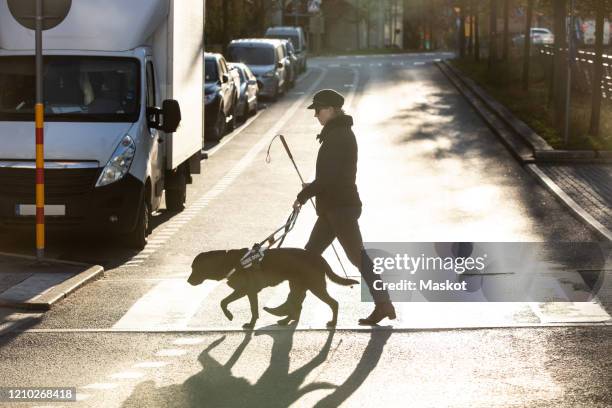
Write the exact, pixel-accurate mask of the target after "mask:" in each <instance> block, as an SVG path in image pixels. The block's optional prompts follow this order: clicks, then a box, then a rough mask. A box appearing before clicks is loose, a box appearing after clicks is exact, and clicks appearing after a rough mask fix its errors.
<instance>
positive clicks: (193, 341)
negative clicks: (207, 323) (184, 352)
mask: <svg viewBox="0 0 612 408" xmlns="http://www.w3.org/2000/svg"><path fill="white" fill-rule="evenodd" d="M204 341H206V339H205V338H204V337H186V338H179V339H176V340H174V341H173V342H172V344H174V345H175V346H194V345H197V344H202V343H204Z"/></svg>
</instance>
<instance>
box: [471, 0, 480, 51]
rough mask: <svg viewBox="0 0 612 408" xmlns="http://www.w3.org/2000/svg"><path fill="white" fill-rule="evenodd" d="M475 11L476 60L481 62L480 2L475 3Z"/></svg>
mask: <svg viewBox="0 0 612 408" xmlns="http://www.w3.org/2000/svg"><path fill="white" fill-rule="evenodd" d="M473 4H474V10H473V11H472V12H473V13H474V58H475V59H476V61H480V10H479V8H478V0H476V2H474V3H473Z"/></svg>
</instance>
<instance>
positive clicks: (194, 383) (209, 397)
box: [123, 326, 336, 407]
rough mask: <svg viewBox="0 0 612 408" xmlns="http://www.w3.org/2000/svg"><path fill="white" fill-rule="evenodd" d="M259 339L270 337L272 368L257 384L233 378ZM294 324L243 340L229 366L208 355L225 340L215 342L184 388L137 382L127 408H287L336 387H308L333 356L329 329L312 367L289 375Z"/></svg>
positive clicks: (267, 329)
mask: <svg viewBox="0 0 612 408" xmlns="http://www.w3.org/2000/svg"><path fill="white" fill-rule="evenodd" d="M253 334H254V335H255V336H260V335H269V336H271V337H272V341H273V344H272V353H271V357H270V364H269V366H268V368H267V369H266V370H265V372H264V373H263V374H262V375H261V377H260V378H259V379H258V380H257V382H256V383H254V384H251V383H250V382H249V381H247V380H246V379H245V378H242V377H235V376H234V375H233V374H232V368H233V367H234V365H235V364H236V362H237V361H238V360H239V358H240V356H241V355H242V353H243V352H244V350H245V349H246V347H247V345H248V344H249V342H250V341H251V339H252V336H253ZM294 334H295V326H289V327H288V328H287V329H283V330H278V326H268V327H264V328H262V329H259V330H257V331H254V332H251V331H249V332H246V333H245V335H244V336H245V337H244V339H243V340H242V342H241V343H240V345H239V346H238V347H237V348H236V350H235V351H234V352H233V353H232V355H231V356H230V358H229V360H228V361H227V362H226V363H225V364H221V363H219V362H218V361H217V360H215V359H214V358H213V357H212V356H211V355H210V352H211V351H212V350H213V349H214V348H216V347H217V346H219V345H220V344H221V343H223V342H224V341H225V337H226V336H222V337H220V338H218V339H217V340H215V341H214V342H212V343H211V344H210V345H209V346H208V347H207V348H206V349H205V350H204V351H203V352H202V353H201V354H200V356H199V361H200V364H201V365H202V371H201V372H199V373H198V374H196V375H194V376H192V377H190V378H189V379H187V380H186V381H185V382H184V383H183V384H182V385H172V386H169V387H162V388H156V387H155V383H154V382H153V381H145V382H143V383H141V384H139V385H138V386H137V387H136V388H135V389H134V391H133V392H132V395H131V396H130V397H129V398H128V399H127V400H126V401H125V402H124V404H123V406H124V407H137V406H147V407H245V406H253V407H289V406H290V405H292V404H293V403H294V402H296V401H298V400H299V399H300V398H302V396H304V395H305V394H307V393H309V392H312V391H316V390H320V389H334V388H336V386H335V385H333V384H330V383H325V382H312V383H309V384H306V385H304V380H305V379H306V377H307V376H308V374H309V373H311V372H312V370H314V369H315V368H316V367H318V366H319V365H321V364H322V363H323V362H325V360H326V359H327V356H328V354H329V351H330V348H331V344H332V339H333V336H334V331H333V330H332V331H330V332H329V335H328V336H327V339H326V342H325V344H324V346H323V348H322V349H321V351H320V352H319V353H318V354H317V355H316V356H315V357H314V358H313V359H312V360H310V361H309V362H308V363H306V364H304V365H303V366H302V367H300V368H298V369H297V370H295V371H293V372H291V373H289V363H290V357H289V354H290V351H291V348H292V346H293V336H294Z"/></svg>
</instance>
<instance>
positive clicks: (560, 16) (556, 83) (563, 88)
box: [525, 0, 568, 126]
mask: <svg viewBox="0 0 612 408" xmlns="http://www.w3.org/2000/svg"><path fill="white" fill-rule="evenodd" d="M552 6H553V20H554V21H553V26H554V33H555V53H554V54H555V55H554V63H553V86H552V101H553V111H554V117H555V123H557V124H559V125H560V126H563V124H564V123H565V103H566V98H567V96H568V95H567V64H568V59H567V56H568V50H567V40H566V38H567V30H566V18H567V4H566V0H552ZM525 40H527V39H525Z"/></svg>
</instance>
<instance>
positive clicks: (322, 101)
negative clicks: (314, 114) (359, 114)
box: [308, 89, 344, 109]
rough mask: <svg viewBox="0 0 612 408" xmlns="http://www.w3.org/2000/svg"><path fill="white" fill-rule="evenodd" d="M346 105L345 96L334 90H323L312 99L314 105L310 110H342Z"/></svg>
mask: <svg viewBox="0 0 612 408" xmlns="http://www.w3.org/2000/svg"><path fill="white" fill-rule="evenodd" d="M342 105H344V96H342V95H340V94H339V93H338V92H336V91H334V90H333V89H322V90H320V91H319V92H317V93H316V94H314V96H313V97H312V104H311V105H310V106H309V107H308V109H316V108H328V107H330V106H331V107H334V108H341V107H342Z"/></svg>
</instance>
